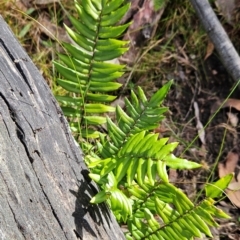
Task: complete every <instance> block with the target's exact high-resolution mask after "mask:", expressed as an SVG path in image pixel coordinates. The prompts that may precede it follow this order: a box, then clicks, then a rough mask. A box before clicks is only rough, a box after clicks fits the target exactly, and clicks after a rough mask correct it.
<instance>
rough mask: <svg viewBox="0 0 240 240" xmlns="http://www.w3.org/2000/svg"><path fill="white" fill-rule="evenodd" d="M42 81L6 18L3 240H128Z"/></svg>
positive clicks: (0, 134) (1, 82)
mask: <svg viewBox="0 0 240 240" xmlns="http://www.w3.org/2000/svg"><path fill="white" fill-rule="evenodd" d="M87 172H88V171H87V169H86V166H85V164H84V162H83V157H82V153H81V151H80V149H79V146H78V144H77V143H76V142H75V141H74V139H73V137H72V135H71V133H70V130H69V127H68V123H67V121H66V119H65V117H64V116H63V113H62V111H61V109H60V107H59V106H58V103H57V102H56V100H55V98H54V96H53V95H52V93H51V91H50V89H49V87H48V86H47V84H46V82H45V81H44V79H43V77H42V76H41V74H40V73H39V71H38V70H37V68H36V67H35V66H34V64H33V63H32V61H31V59H30V58H29V57H28V55H27V53H26V52H25V51H24V50H23V48H22V47H21V46H20V44H19V43H18V41H17V40H16V38H15V37H14V35H13V34H12V32H11V31H10V29H9V28H8V26H7V24H6V23H5V22H4V20H3V19H2V17H0V196H1V197H0V239H11V240H13V239H17V240H20V239H38V240H39V239H44V240H45V239H48V240H50V239H54V240H56V239H59V240H63V239H79V238H80V239H88V240H89V239H114V240H115V239H125V238H124V235H123V233H122V231H121V229H120V227H119V225H118V224H117V222H116V220H115V218H114V217H113V216H112V214H111V212H110V211H109V209H108V208H107V206H106V205H104V204H102V205H91V204H90V203H89V200H90V199H91V197H92V196H94V195H95V194H96V192H97V188H96V186H95V185H94V184H93V183H92V182H91V181H90V179H89V178H88V174H87Z"/></svg>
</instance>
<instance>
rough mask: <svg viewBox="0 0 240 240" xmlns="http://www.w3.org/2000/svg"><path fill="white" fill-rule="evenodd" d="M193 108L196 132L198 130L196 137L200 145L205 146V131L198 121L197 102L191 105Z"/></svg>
mask: <svg viewBox="0 0 240 240" xmlns="http://www.w3.org/2000/svg"><path fill="white" fill-rule="evenodd" d="M193 107H194V111H195V117H196V121H197V126H196V127H197V130H198V136H199V138H200V140H201V142H202V144H204V145H205V144H206V140H205V131H204V127H203V124H202V123H201V121H200V117H199V108H198V104H197V102H194V103H193Z"/></svg>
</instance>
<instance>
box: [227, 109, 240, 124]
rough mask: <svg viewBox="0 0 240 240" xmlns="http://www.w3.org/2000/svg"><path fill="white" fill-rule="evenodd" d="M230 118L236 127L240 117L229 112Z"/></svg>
mask: <svg viewBox="0 0 240 240" xmlns="http://www.w3.org/2000/svg"><path fill="white" fill-rule="evenodd" d="M227 116H228V120H229V122H230V123H231V125H232V126H233V127H236V126H237V125H238V120H239V119H238V117H237V115H236V114H234V113H231V112H227Z"/></svg>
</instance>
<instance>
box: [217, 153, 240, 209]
mask: <svg viewBox="0 0 240 240" xmlns="http://www.w3.org/2000/svg"><path fill="white" fill-rule="evenodd" d="M238 159H239V156H238V154H237V153H234V152H229V153H228V155H227V160H226V162H225V164H224V163H219V164H218V174H219V177H220V178H222V177H224V176H225V175H227V174H229V173H232V172H234V171H235V168H236V167H237V163H238ZM237 177H239V175H238V176H237ZM232 189H234V191H232ZM236 189H240V182H238V181H236V179H235V178H233V179H232V182H231V183H230V185H229V189H226V193H227V196H228V198H229V199H230V201H231V202H232V203H233V204H235V205H236V206H238V207H240V190H236Z"/></svg>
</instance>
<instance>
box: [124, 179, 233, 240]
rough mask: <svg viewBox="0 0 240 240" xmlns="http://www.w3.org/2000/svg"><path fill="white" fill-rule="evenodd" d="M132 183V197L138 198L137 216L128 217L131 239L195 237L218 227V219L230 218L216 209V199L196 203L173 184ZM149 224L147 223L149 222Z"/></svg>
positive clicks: (135, 210)
mask: <svg viewBox="0 0 240 240" xmlns="http://www.w3.org/2000/svg"><path fill="white" fill-rule="evenodd" d="M145 187H146V188H147V189H146V191H145V190H143V189H142V188H141V186H139V185H137V184H134V185H132V186H129V189H128V190H129V192H130V193H131V194H132V197H134V198H136V199H138V203H137V204H136V205H135V209H133V215H132V217H131V218H129V220H128V229H129V231H130V232H129V233H128V234H127V236H128V238H127V239H143V238H144V239H145V238H146V239H166V240H167V239H186V240H188V239H193V238H194V237H202V234H206V235H207V236H209V237H211V236H212V234H211V232H210V230H209V226H215V227H217V226H218V224H217V222H216V221H215V220H214V218H216V217H218V218H229V216H228V215H227V214H225V213H224V212H223V211H222V210H220V209H218V208H216V207H215V206H214V205H213V204H214V200H213V199H212V198H205V199H204V200H202V201H201V202H200V203H199V204H197V205H194V204H193V203H192V202H191V201H190V200H189V199H188V198H187V196H186V195H185V194H184V193H183V192H182V191H181V190H180V189H178V188H176V187H175V186H173V185H172V184H170V183H164V182H162V183H160V184H156V185H155V186H150V185H146V186H145ZM146 222H147V223H148V224H145V223H146Z"/></svg>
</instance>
